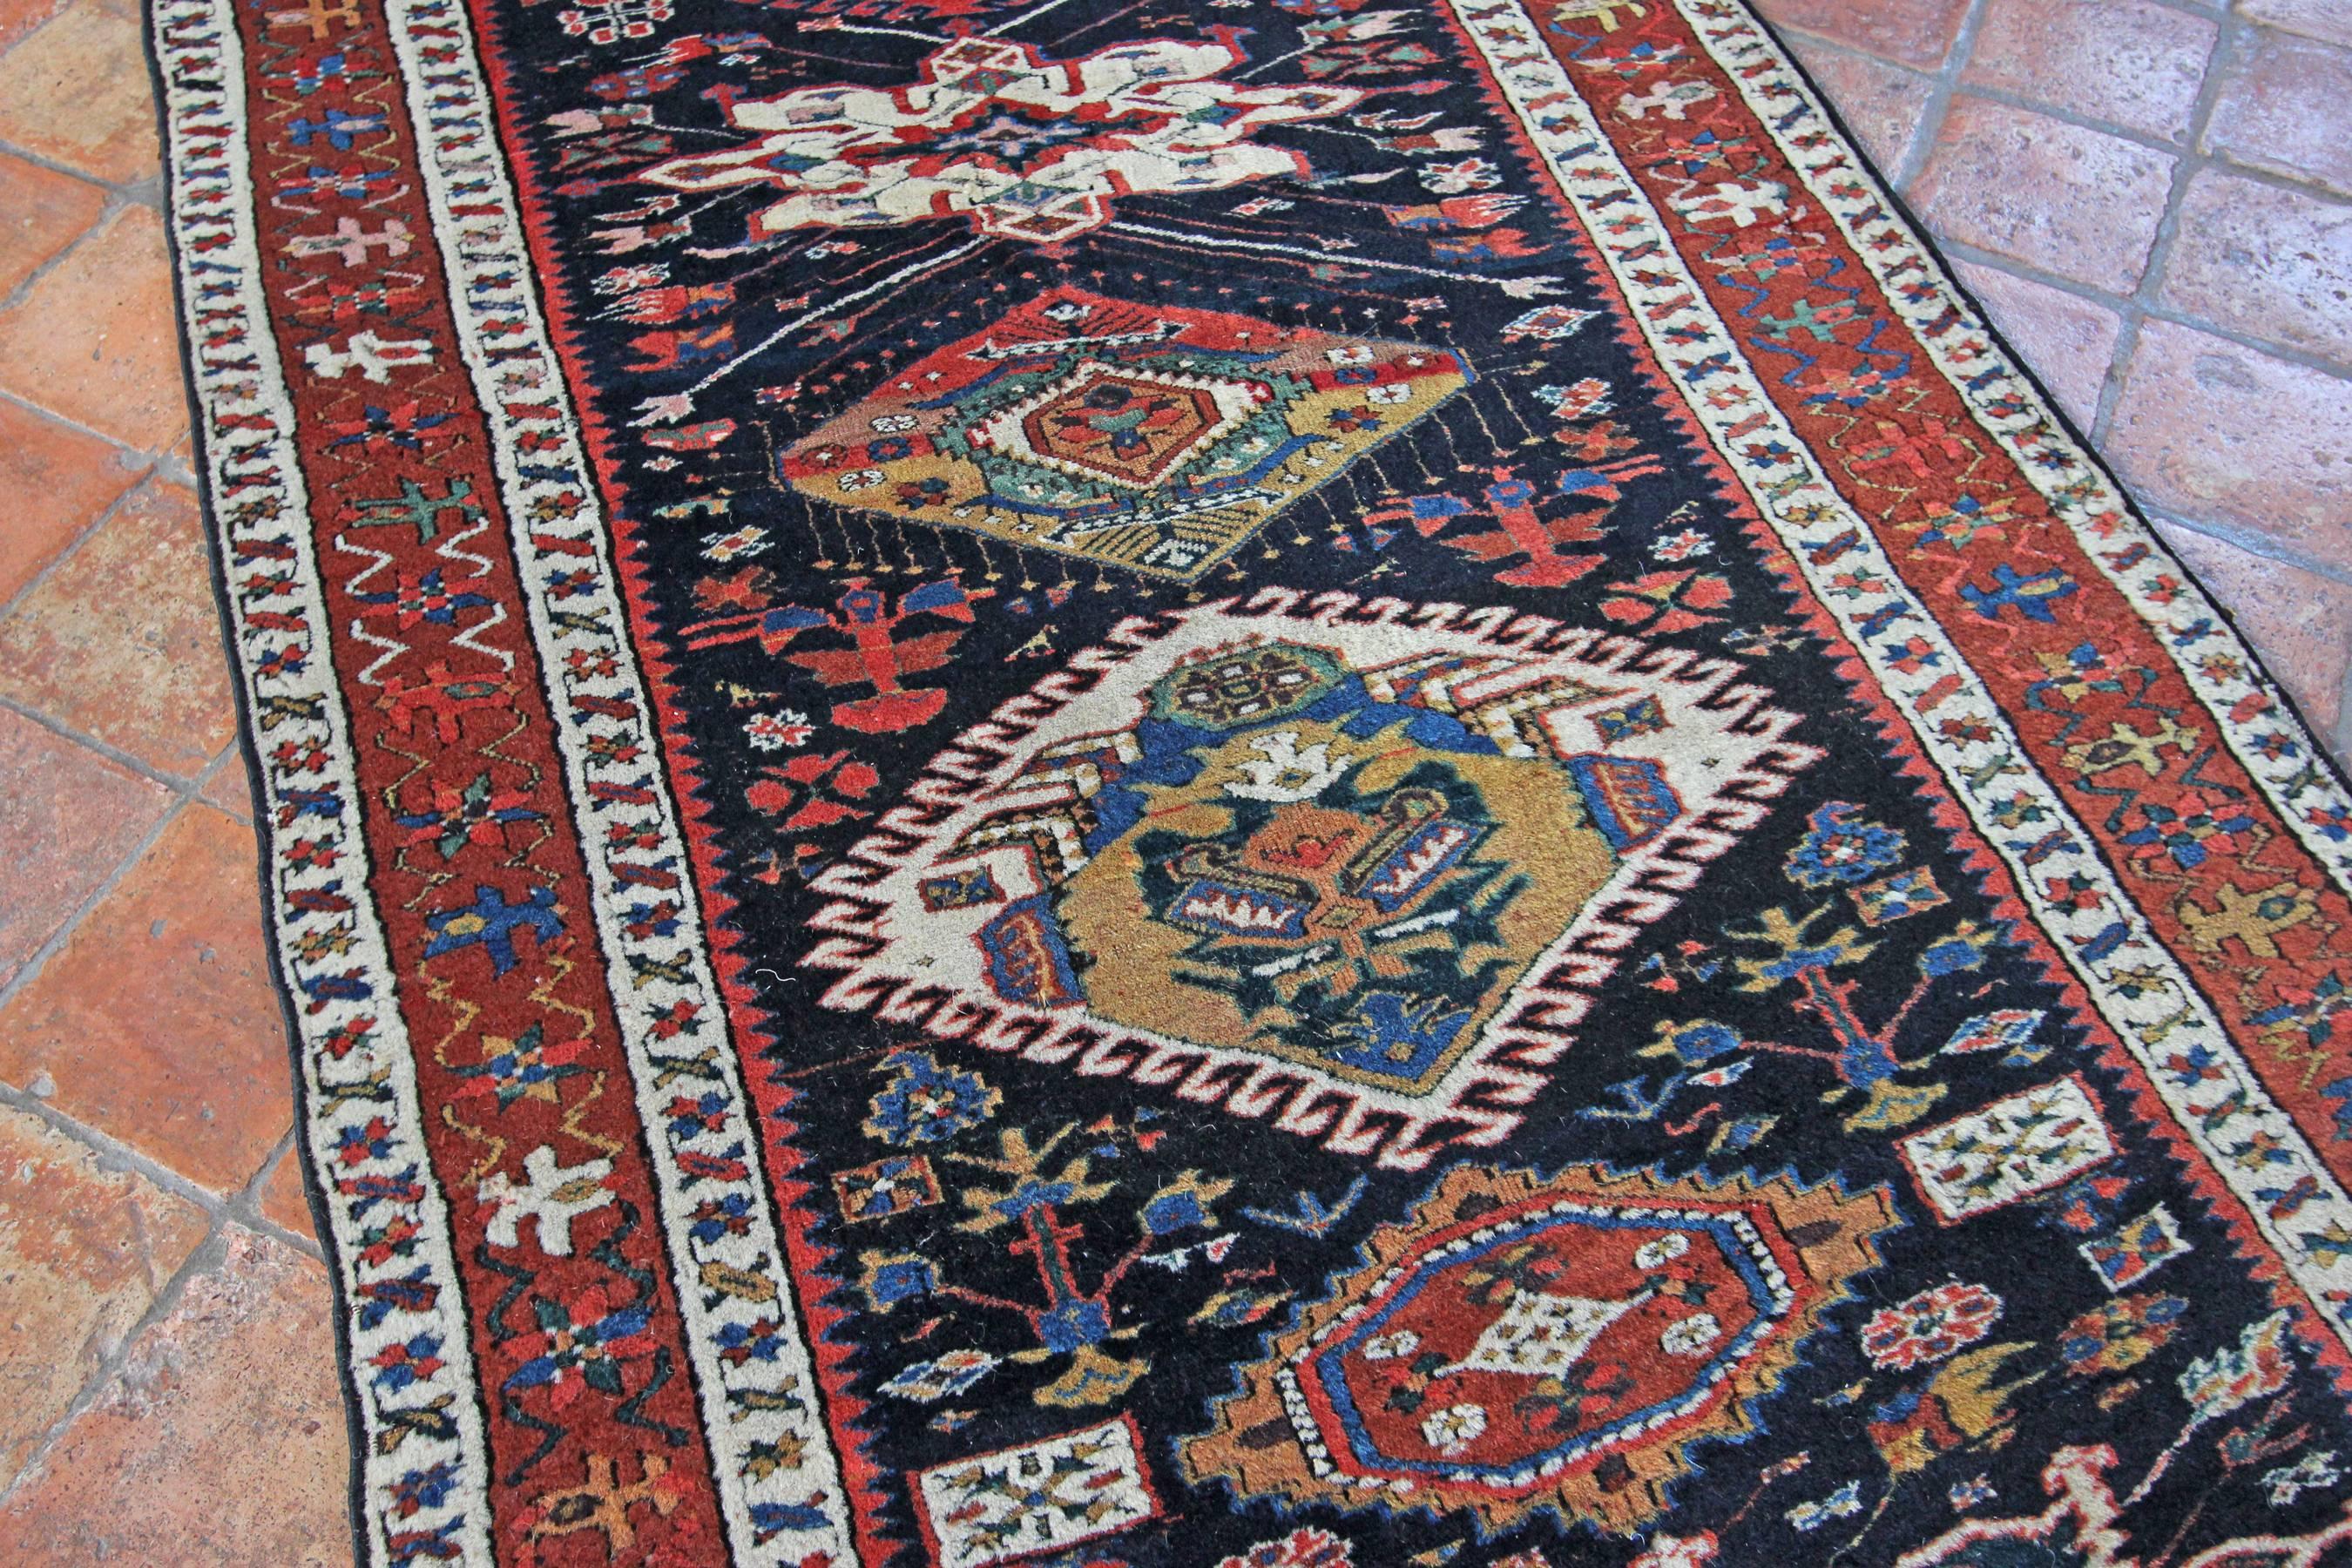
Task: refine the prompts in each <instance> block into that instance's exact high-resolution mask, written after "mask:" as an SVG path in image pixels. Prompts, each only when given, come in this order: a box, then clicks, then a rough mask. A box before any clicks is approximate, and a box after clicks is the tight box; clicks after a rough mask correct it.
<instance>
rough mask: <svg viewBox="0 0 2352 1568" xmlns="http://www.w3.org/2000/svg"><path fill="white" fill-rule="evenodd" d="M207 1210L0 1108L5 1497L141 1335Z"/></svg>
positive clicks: (0, 1396)
mask: <svg viewBox="0 0 2352 1568" xmlns="http://www.w3.org/2000/svg"><path fill="white" fill-rule="evenodd" d="M209 1223H210V1222H209V1221H207V1220H206V1219H205V1213H204V1211H203V1210H202V1209H200V1208H198V1207H196V1205H194V1204H192V1203H190V1202H188V1201H187V1200H186V1199H185V1198H182V1197H178V1196H175V1195H173V1194H171V1193H167V1192H165V1191H164V1190H163V1189H162V1188H161V1187H158V1186H156V1185H155V1184H153V1183H152V1182H150V1181H148V1180H147V1179H146V1178H145V1177H143V1176H140V1175H137V1174H135V1173H130V1172H124V1171H102V1170H100V1168H99V1165H98V1160H97V1157H96V1156H95V1155H94V1154H92V1153H91V1152H90V1151H89V1149H88V1148H86V1147H84V1146H83V1145H81V1144H79V1143H76V1142H73V1141H72V1140H70V1139H68V1138H66V1137H65V1136H63V1135H62V1134H60V1133H58V1132H56V1131H52V1130H51V1129H50V1128H49V1127H48V1125H47V1123H45V1122H43V1121H41V1120H40V1119H39V1118H38V1117H35V1116H27V1115H26V1114H24V1113H23V1112H21V1111H16V1110H7V1109H5V1107H0V1488H5V1487H6V1486H7V1485H8V1484H9V1483H10V1482H12V1481H14V1480H15V1479H16V1472H17V1470H18V1469H19V1468H22V1466H23V1464H24V1462H25V1459H26V1457H27V1456H28V1455H29V1454H30V1452H31V1450H32V1449H33V1447H34V1446H35V1445H36V1444H37V1443H38V1442H39V1441H40V1439H41V1438H42V1437H43V1436H46V1435H47V1432H48V1430H49V1428H50V1427H52V1426H56V1425H57V1423H58V1419H59V1418H60V1417H61V1416H63V1415H65V1413H66V1410H67V1408H68V1406H69V1405H71V1404H72V1403H73V1398H74V1395H75V1394H79V1393H80V1392H81V1388H82V1385H83V1384H85V1383H87V1382H89V1379H90V1377H91V1376H92V1375H93V1374H94V1373H97V1371H98V1368H99V1363H100V1362H101V1361H102V1360H104V1359H105V1357H106V1356H107V1355H109V1354H110V1353H111V1352H113V1350H114V1349H115V1347H116V1346H118V1345H120V1344H121V1342H122V1340H123V1337H124V1336H125V1335H127V1334H128V1333H130V1331H131V1330H132V1329H133V1328H135V1327H136V1326H137V1325H138V1322H139V1320H140V1319H141V1318H142V1317H144V1316H146V1314H147V1309H148V1308H149V1307H151V1306H152V1305H154V1302H155V1296H156V1293H157V1292H158V1291H159V1290H161V1289H163V1283H164V1281H166V1280H168V1279H170V1278H171V1277H172V1275H173V1273H174V1272H176V1271H177V1270H178V1268H179V1267H180V1265H181V1264H183V1263H184V1262H186V1261H187V1260H188V1254H190V1253H192V1252H194V1250H195V1249H196V1244H197V1243H198V1242H200V1241H202V1240H204V1238H205V1229H206V1227H207V1226H208V1225H209Z"/></svg>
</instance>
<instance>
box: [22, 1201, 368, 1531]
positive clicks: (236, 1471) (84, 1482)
mask: <svg viewBox="0 0 2352 1568" xmlns="http://www.w3.org/2000/svg"><path fill="white" fill-rule="evenodd" d="M329 1310H330V1299H329V1295H328V1290H327V1276H326V1271H325V1270H324V1269H322V1268H320V1267H319V1265H318V1264H316V1263H315V1262H313V1261H311V1260H310V1258H305V1257H303V1256H302V1255H301V1254H300V1253H299V1252H296V1251H295V1250H294V1249H293V1248H291V1247H287V1246H284V1245H282V1244H281V1243H278V1242H276V1241H272V1240H269V1239H268V1237H258V1236H255V1235H253V1234H252V1233H251V1232H249V1231H243V1230H232V1231H231V1232H230V1233H229V1247H228V1257H227V1259H226V1261H225V1262H224V1263H223V1264H222V1265H221V1267H220V1268H219V1270H218V1271H217V1272H215V1273H213V1274H210V1275H206V1276H205V1277H203V1278H200V1279H194V1280H192V1281H190V1282H189V1285H188V1288H187V1290H186V1292H185V1294H184V1296H183V1297H182V1299H181V1300H180V1303H179V1305H178V1306H177V1307H175V1308H174V1309H173V1310H172V1312H171V1313H170V1315H169V1316H167V1317H165V1318H164V1319H163V1320H162V1321H158V1322H156V1323H154V1324H153V1325H152V1326H151V1327H150V1328H149V1329H148V1330H147V1331H146V1332H145V1333H144V1334H142V1335H141V1336H140V1338H139V1341H138V1342H137V1343H136V1344H135V1345H134V1346H133V1347H132V1350H131V1358H130V1361H129V1363H128V1364H127V1365H125V1367H124V1368H123V1371H122V1374H121V1378H120V1379H119V1380H118V1381H117V1382H116V1383H115V1384H114V1385H113V1386H112V1387H110V1389H109V1390H108V1391H107V1392H106V1393H105V1394H102V1395H101V1396H100V1399H99V1401H98V1402H97V1403H96V1404H95V1405H91V1406H90V1408H89V1409H88V1410H86V1411H84V1412H83V1413H82V1415H81V1416H80V1418H79V1419H78V1420H77V1421H76V1422H75V1423H74V1424H73V1426H70V1427H68V1429H67V1431H66V1434H65V1436H64V1437H63V1439H62V1440H61V1441H60V1442H59V1444H58V1447H57V1449H56V1450H55V1451H53V1452H52V1453H51V1454H50V1456H49V1458H48V1459H47V1462H46V1463H45V1464H43V1465H42V1466H41V1467H40V1468H39V1469H38V1470H37V1472H36V1473H35V1474H33V1475H31V1476H29V1477H27V1478H26V1481H25V1483H24V1484H23V1486H22V1487H21V1488H20V1489H19V1490H18V1491H17V1492H16V1495H15V1496H13V1497H11V1498H10V1499H9V1500H8V1503H7V1505H6V1507H5V1509H0V1561H5V1562H8V1563H26V1564H32V1563H58V1564H63V1563H100V1562H117V1563H159V1564H161V1563H190V1564H194V1563H206V1564H222V1565H230V1564H234V1565H236V1568H248V1565H249V1568H263V1565H264V1564H267V1565H268V1568H326V1565H327V1564H331V1563H350V1562H351V1560H352V1543H351V1535H350V1530H349V1526H348V1525H346V1524H345V1522H344V1518H345V1516H344V1511H343V1485H344V1473H345V1468H346V1458H345V1456H346V1454H347V1453H348V1449H347V1447H346V1445H345V1441H344V1437H343V1417H342V1411H341V1400H340V1397H339V1394H338V1392H337V1388H336V1384H335V1375H334V1371H333V1366H334V1363H333V1359H332V1357H331V1355H330V1353H329V1349H330V1347H331V1345H332V1344H333V1340H332V1338H331V1333H332V1331H331V1329H330V1328H329V1326H328V1312H329Z"/></svg>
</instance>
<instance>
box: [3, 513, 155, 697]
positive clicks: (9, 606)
mask: <svg viewBox="0 0 2352 1568" xmlns="http://www.w3.org/2000/svg"><path fill="white" fill-rule="evenodd" d="M147 474H148V470H147V469H145V468H142V469H141V470H139V471H138V472H137V473H134V474H131V475H130V476H128V478H127V479H125V481H124V483H123V486H122V493H121V495H119V496H116V497H115V498H114V499H113V500H110V501H108V502H107V503H106V504H105V505H104V506H102V507H100V509H99V511H98V515H97V516H96V517H93V518H91V519H90V520H89V521H88V522H86V523H84V524H83V525H82V526H81V528H80V529H79V531H77V532H76V533H75V534H74V536H73V537H72V538H71V539H69V540H68V541H66V543H65V547H64V548H63V549H61V550H59V551H58V552H57V553H56V554H55V555H53V556H51V557H50V558H49V559H48V560H47V561H46V562H44V563H42V565H41V569H40V570H39V571H37V572H36V573H34V574H32V575H31V576H30V577H27V578H26V579H25V585H24V586H23V587H21V588H19V589H17V590H16V592H15V593H14V594H11V595H8V597H7V599H6V600H5V602H0V621H5V620H6V619H7V618H8V617H9V616H13V615H15V614H16V609H17V606H18V605H22V604H24V602H25V601H26V600H27V599H29V598H31V597H32V596H33V595H35V594H36V593H37V592H39V591H40V589H41V587H42V585H43V584H46V583H47V582H48V580H49V579H50V578H52V577H54V576H56V575H57V574H58V572H59V571H60V570H62V569H63V568H64V566H65V564H66V563H67V562H68V561H70V560H72V559H73V558H74V557H75V556H77V555H79V554H80V553H81V549H82V546H83V545H85V544H87V543H89V541H90V540H91V539H92V538H93V537H94V536H95V535H96V534H97V532H98V531H99V530H100V529H101V528H104V527H105V526H106V525H107V524H108V523H110V522H111V521H114V519H115V517H116V516H117V515H118V514H119V513H121V510H122V509H123V508H124V507H126V506H128V505H130V504H131V497H132V496H135V495H137V494H138V493H139V488H140V487H141V486H142V485H143V484H145V483H146V482H147ZM0 701H5V699H0ZM52 727H54V726H52Z"/></svg>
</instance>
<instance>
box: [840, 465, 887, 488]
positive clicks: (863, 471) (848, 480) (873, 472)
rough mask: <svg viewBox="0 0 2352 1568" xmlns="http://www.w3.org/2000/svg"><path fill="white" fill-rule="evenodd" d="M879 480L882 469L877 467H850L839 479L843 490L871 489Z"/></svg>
mask: <svg viewBox="0 0 2352 1568" xmlns="http://www.w3.org/2000/svg"><path fill="white" fill-rule="evenodd" d="M881 482H882V470H881V469H879V468H852V469H850V470H849V472H847V473H845V474H844V475H842V476H841V479H840V485H841V488H842V489H845V490H866V489H873V488H874V487H875V486H876V485H878V484H880V483H881Z"/></svg>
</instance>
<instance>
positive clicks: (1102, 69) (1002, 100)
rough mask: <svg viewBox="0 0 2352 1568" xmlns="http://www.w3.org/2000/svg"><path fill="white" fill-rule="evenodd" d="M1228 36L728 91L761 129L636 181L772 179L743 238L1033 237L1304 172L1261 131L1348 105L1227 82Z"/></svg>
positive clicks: (1008, 51)
mask: <svg viewBox="0 0 2352 1568" xmlns="http://www.w3.org/2000/svg"><path fill="white" fill-rule="evenodd" d="M1244 58H1246V57H1245V56H1244V53H1243V51H1242V50H1241V48H1240V47H1238V46H1237V45H1235V44H1234V43H1233V42H1232V41H1230V39H1226V40H1222V41H1219V42H1214V43H1185V42H1180V41H1177V40H1174V39H1168V38H1154V39H1147V40H1144V41H1143V42H1140V43H1133V44H1122V45H1119V46H1118V47H1115V48H1108V49H1103V50H1100V51H1098V52H1097V53H1095V54H1091V55H1088V56H1087V57H1086V58H1083V59H1076V60H1054V59H1048V58H1046V57H1045V55H1043V54H1041V53H1040V52H1038V51H1037V50H1036V49H1034V48H1032V47H1029V46H1028V45H1026V44H1016V43H1011V42H1007V41H1005V40H1003V39H997V38H964V39H961V40H959V41H958V42H956V43H953V44H950V45H949V46H948V47H946V48H943V49H940V50H938V51H937V52H935V53H933V54H931V55H930V56H929V57H928V58H925V59H924V60H923V62H922V64H921V66H920V67H919V72H920V77H921V79H920V80H919V81H916V82H914V83H912V84H911V85H908V86H906V87H899V88H872V87H859V86H856V85H854V84H850V83H836V84H834V85H830V86H826V87H811V88H802V89H798V90H796V91H793V92H788V93H785V94H784V95H783V96H782V97H780V98H761V99H733V100H730V101H729V102H728V104H727V117H728V120H729V121H730V123H732V124H733V125H734V126H735V127H736V128H737V129H739V130H742V131H749V132H760V133H761V134H760V135H759V138H758V140H756V141H753V142H750V143H749V144H747V145H744V146H740V147H737V148H733V149H731V150H730V151H728V152H724V153H697V154H695V155H693V156H690V157H684V158H672V159H670V160H668V161H667V163H656V164H655V165H654V166H653V167H652V168H650V169H648V170H646V173H645V175H644V176H643V177H644V178H646V179H647V180H650V181H652V182H654V183H655V184H663V185H669V186H672V187H674V188H676V189H678V190H687V191H712V190H724V189H727V188H729V187H730V186H736V185H759V184H772V185H775V186H778V187H780V188H781V189H782V191H783V192H784V193H785V195H784V197H783V199H782V200H781V201H779V202H776V203H775V204H774V205H771V206H768V207H766V208H764V209H762V210H761V212H759V213H758V214H756V215H754V216H753V217H752V219H751V229H752V232H753V234H754V235H761V234H774V233H779V232H782V230H785V229H793V228H806V227H835V226H843V227H850V226H854V227H870V226H878V225H892V224H906V223H916V222H919V221H921V220H923V219H926V218H937V217H950V216H956V215H959V214H962V215H966V216H970V217H971V220H972V223H973V225H974V226H976V227H977V228H978V229H979V230H980V232H981V233H982V234H984V235H993V236H998V237H1003V238H1007V239H1025V240H1029V241H1032V242H1034V243H1036V244H1041V245H1048V244H1053V243H1055V242H1056V241H1060V240H1066V239H1068V238H1070V237H1073V236H1075V235H1080V234H1084V233H1086V232H1087V230H1089V229H1093V228H1099V227H1100V226H1102V225H1104V224H1106V223H1108V222H1109V221H1110V216H1111V204H1110V198H1111V197H1112V196H1113V195H1141V194H1144V193H1148V192H1154V191H1202V190H1220V189H1223V187H1225V186H1228V185H1236V184H1243V183H1244V182H1246V181H1250V180H1259V179H1265V178H1267V177H1269V176H1272V175H1279V174H1306V173H1307V161H1306V159H1305V158H1304V157H1303V156H1301V155H1300V154H1299V153H1294V152H1290V151H1287V150H1285V149H1282V148H1278V147H1266V146H1261V145H1258V144H1257V143H1255V142H1252V141H1251V139H1250V138H1251V137H1252V136H1253V135H1254V134H1255V132H1258V131H1259V130H1261V129H1263V128H1265V127H1266V126H1270V125H1278V124H1282V123H1284V122H1286V121H1299V120H1315V119H1319V118H1322V117H1323V116H1326V115H1330V114H1337V113H1339V112H1340V111H1341V110H1347V109H1350V108H1352V107H1354V106H1355V105H1356V104H1357V103H1358V102H1359V101H1360V100H1362V98H1363V94H1362V93H1361V92H1360V91H1358V90H1357V89H1352V88H1335V87H1241V86H1236V85H1234V84H1233V83H1230V82H1224V81H1219V80H1217V79H1216V77H1217V75H1218V74H1219V73H1220V72H1222V71H1225V70H1228V69H1230V68H1233V67H1234V66H1237V65H1239V64H1241V63H1242V61H1243V60H1244Z"/></svg>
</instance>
